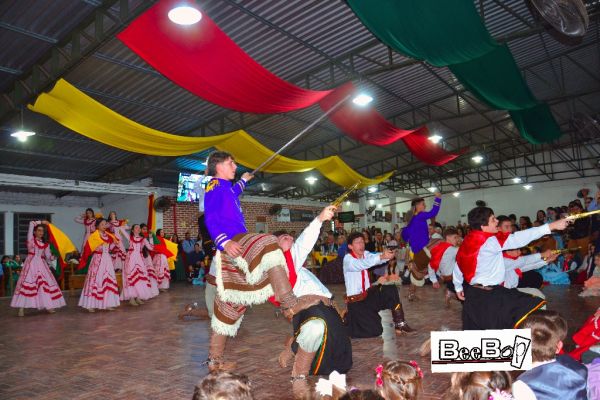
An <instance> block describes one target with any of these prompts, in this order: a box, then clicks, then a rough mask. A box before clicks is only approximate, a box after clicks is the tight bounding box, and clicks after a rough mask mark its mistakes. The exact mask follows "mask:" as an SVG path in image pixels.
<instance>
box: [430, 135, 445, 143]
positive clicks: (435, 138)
mask: <svg viewBox="0 0 600 400" xmlns="http://www.w3.org/2000/svg"><path fill="white" fill-rule="evenodd" d="M442 139H443V137H441V136H440V135H431V136H429V140H430V141H431V142H433V143H435V144H438V143H439V142H440V141H441V140H442Z"/></svg>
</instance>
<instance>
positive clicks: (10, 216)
mask: <svg viewBox="0 0 600 400" xmlns="http://www.w3.org/2000/svg"><path fill="white" fill-rule="evenodd" d="M14 224H15V213H14V212H12V211H6V212H5V213H4V254H10V255H12V254H14V251H15V249H14V247H13V240H14V238H13V234H14V231H15V229H14Z"/></svg>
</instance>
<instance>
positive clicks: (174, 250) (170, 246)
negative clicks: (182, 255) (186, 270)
mask: <svg viewBox="0 0 600 400" xmlns="http://www.w3.org/2000/svg"><path fill="white" fill-rule="evenodd" d="M165 244H166V246H167V250H169V251H170V252H171V253H173V256H172V257H169V258H168V259H167V262H168V263H169V270H170V271H173V270H174V269H175V261H177V252H178V247H177V243H175V242H172V241H170V240H168V239H165Z"/></svg>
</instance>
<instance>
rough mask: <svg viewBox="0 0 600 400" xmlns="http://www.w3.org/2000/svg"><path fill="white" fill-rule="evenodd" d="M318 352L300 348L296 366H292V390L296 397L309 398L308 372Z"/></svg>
mask: <svg viewBox="0 0 600 400" xmlns="http://www.w3.org/2000/svg"><path fill="white" fill-rule="evenodd" d="M315 354H316V353H308V352H306V351H304V350H302V349H301V348H300V347H299V348H298V352H297V353H296V359H295V360H294V366H293V367H292V392H293V394H294V399H307V398H309V395H310V386H309V385H308V381H307V378H308V374H309V373H310V367H311V365H312V362H313V360H314V358H315Z"/></svg>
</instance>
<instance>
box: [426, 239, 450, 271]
mask: <svg viewBox="0 0 600 400" xmlns="http://www.w3.org/2000/svg"><path fill="white" fill-rule="evenodd" d="M449 247H452V244H450V243H448V242H441V243H438V244H437V245H435V246H433V248H431V250H429V251H430V253H431V259H430V260H429V265H431V268H432V269H433V270H434V271H435V272H437V271H438V269H440V262H441V261H442V257H443V256H444V253H445V252H446V250H448V248H449Z"/></svg>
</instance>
